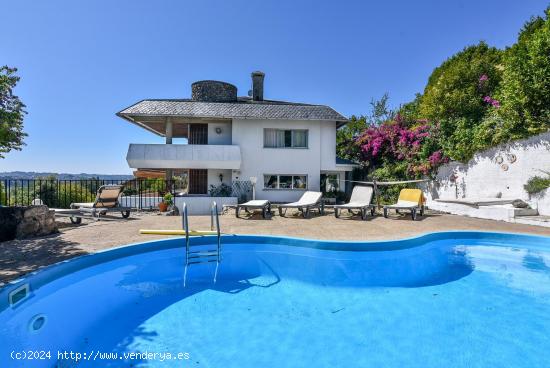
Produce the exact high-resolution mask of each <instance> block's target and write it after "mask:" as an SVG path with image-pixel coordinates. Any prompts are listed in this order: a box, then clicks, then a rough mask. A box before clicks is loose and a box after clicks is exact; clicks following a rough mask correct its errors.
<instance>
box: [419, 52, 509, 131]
mask: <svg viewBox="0 0 550 368" xmlns="http://www.w3.org/2000/svg"><path fill="white" fill-rule="evenodd" d="M501 59H502V51H501V50H498V49H496V48H494V47H489V46H488V45H487V44H486V43H485V42H480V43H479V44H477V45H475V46H469V47H466V48H465V49H464V50H462V51H460V52H459V53H457V54H455V55H454V56H452V57H451V58H449V59H448V60H446V61H445V62H444V63H443V64H441V66H439V67H437V68H435V69H434V71H433V73H432V74H431V76H430V78H429V79H428V84H427V85H426V88H425V89H424V94H423V95H422V97H421V98H420V101H419V104H418V113H419V117H420V118H424V119H428V120H431V121H439V120H441V119H459V118H466V119H470V120H471V121H472V122H473V123H474V124H475V123H478V122H480V121H481V120H482V119H483V117H484V115H485V114H486V112H487V111H488V109H490V107H491V105H490V104H488V103H487V102H486V101H484V98H485V97H487V96H492V95H493V94H494V92H495V90H496V89H497V88H498V86H499V83H500V80H501V78H502V62H501Z"/></svg>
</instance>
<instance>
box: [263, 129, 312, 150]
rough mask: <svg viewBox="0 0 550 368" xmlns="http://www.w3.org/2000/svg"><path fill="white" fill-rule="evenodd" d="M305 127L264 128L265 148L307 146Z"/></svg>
mask: <svg viewBox="0 0 550 368" xmlns="http://www.w3.org/2000/svg"><path fill="white" fill-rule="evenodd" d="M307 144H308V131H307V130H305V129H299V130H298V129H292V130H283V129H264V148H307Z"/></svg>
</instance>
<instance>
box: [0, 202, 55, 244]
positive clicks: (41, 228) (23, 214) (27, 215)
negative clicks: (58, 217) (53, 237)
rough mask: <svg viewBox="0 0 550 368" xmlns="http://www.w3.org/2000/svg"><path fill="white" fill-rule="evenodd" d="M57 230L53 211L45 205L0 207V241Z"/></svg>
mask: <svg viewBox="0 0 550 368" xmlns="http://www.w3.org/2000/svg"><path fill="white" fill-rule="evenodd" d="M57 232H58V229H57V224H56V223H55V216H54V212H53V211H50V210H49V209H48V207H47V206H30V207H0V242H1V241H7V240H12V239H26V238H32V237H36V236H44V235H50V234H54V233H57Z"/></svg>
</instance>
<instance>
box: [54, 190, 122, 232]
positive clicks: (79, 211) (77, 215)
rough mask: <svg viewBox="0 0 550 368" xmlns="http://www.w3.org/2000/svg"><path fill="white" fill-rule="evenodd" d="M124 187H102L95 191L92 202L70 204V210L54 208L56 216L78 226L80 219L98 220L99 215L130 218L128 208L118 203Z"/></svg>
mask: <svg viewBox="0 0 550 368" xmlns="http://www.w3.org/2000/svg"><path fill="white" fill-rule="evenodd" d="M123 188H124V186H122V185H103V186H101V187H99V189H98V190H97V195H96V198H95V201H94V202H88V203H71V209H59V208H54V209H53V210H54V211H55V215H56V216H66V217H70V218H71V222H73V223H75V224H79V223H80V222H82V218H86V217H91V218H94V219H99V216H100V215H104V214H106V213H108V212H120V213H121V214H122V217H123V218H128V217H130V210H131V209H130V208H129V207H122V206H120V203H119V201H118V198H119V196H120V193H121V192H122V189H123Z"/></svg>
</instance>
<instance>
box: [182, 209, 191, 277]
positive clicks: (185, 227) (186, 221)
mask: <svg viewBox="0 0 550 368" xmlns="http://www.w3.org/2000/svg"><path fill="white" fill-rule="evenodd" d="M187 212H188V211H187V203H185V202H183V207H182V211H181V221H182V227H183V230H185V271H184V274H183V286H184V287H185V283H186V280H187V267H188V266H189V217H188V216H187Z"/></svg>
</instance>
